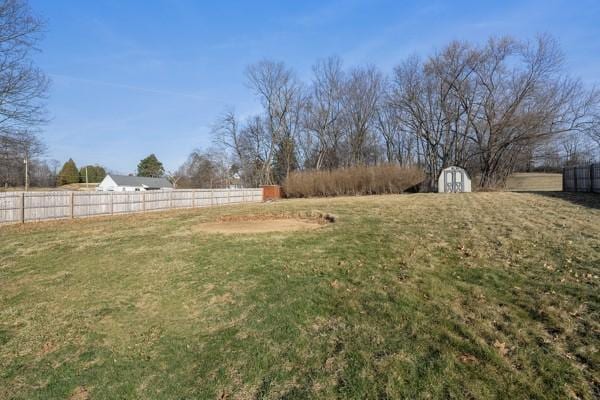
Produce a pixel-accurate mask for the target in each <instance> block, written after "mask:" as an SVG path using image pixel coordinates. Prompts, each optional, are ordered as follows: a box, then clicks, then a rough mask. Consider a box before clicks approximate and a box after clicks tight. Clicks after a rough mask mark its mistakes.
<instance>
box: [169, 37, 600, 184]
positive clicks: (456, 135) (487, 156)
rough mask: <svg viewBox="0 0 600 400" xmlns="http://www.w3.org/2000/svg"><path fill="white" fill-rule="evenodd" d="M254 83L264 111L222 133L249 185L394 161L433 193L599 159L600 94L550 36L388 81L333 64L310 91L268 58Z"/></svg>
mask: <svg viewBox="0 0 600 400" xmlns="http://www.w3.org/2000/svg"><path fill="white" fill-rule="evenodd" d="M246 80H247V84H248V87H249V88H250V89H251V90H252V92H253V93H254V94H255V95H256V97H257V99H258V100H259V101H260V104H261V106H262V111H261V112H260V113H258V114H256V115H253V116H251V117H248V118H246V119H244V120H241V119H240V118H239V117H238V116H237V115H236V113H235V112H234V111H233V110H227V111H225V112H224V113H223V115H222V116H221V117H219V119H218V122H217V123H216V124H215V127H214V129H213V133H214V137H215V141H216V143H217V144H219V145H220V146H221V147H222V148H223V149H225V151H226V152H227V155H228V157H229V160H230V162H229V165H230V166H233V168H234V169H235V170H236V172H238V173H239V175H240V176H241V179H242V180H243V181H244V183H245V184H246V185H250V186H256V185H259V184H270V183H282V182H284V180H285V179H286V177H288V176H289V175H290V173H291V172H292V171H295V170H333V169H336V168H342V167H353V166H363V165H367V166H368V165H377V164H383V163H392V164H399V165H418V166H420V167H421V168H423V169H424V171H425V172H426V174H427V176H428V177H429V185H430V186H433V185H435V178H436V177H437V176H438V174H439V172H440V171H441V169H443V168H445V167H447V166H450V165H459V166H462V167H464V168H466V169H467V170H468V171H469V172H470V173H471V175H472V176H475V177H477V181H478V184H479V185H480V186H481V187H483V188H486V187H493V186H496V185H498V184H500V183H502V182H503V181H504V179H505V178H506V177H507V176H508V175H509V174H510V173H512V172H514V171H515V170H531V169H534V168H540V167H543V166H546V165H552V166H554V167H555V168H559V167H562V165H564V164H569V163H576V162H577V163H578V162H582V161H584V160H587V159H589V158H593V157H594V156H597V151H598V150H597V149H598V147H599V146H600V134H599V132H600V129H599V126H600V112H599V104H600V93H599V91H598V90H597V89H595V88H587V87H586V86H585V85H584V84H583V83H582V82H581V81H580V80H579V79H576V78H573V77H571V76H569V75H568V74H567V73H566V72H565V68H564V62H563V56H562V53H561V51H560V48H559V46H558V44H557V42H556V41H555V40H554V39H553V38H551V37H550V36H546V35H541V36H538V37H537V38H536V39H535V40H532V41H522V40H517V39H514V38H511V37H501V38H490V39H489V40H487V41H486V42H485V43H483V44H473V43H470V42H466V41H453V42H451V43H449V44H447V45H446V46H444V47H443V48H442V49H441V50H439V51H436V52H434V53H433V54H432V55H430V56H429V57H427V58H424V59H422V58H419V57H416V56H414V57H409V58H407V59H406V60H404V61H403V62H401V63H400V64H399V65H397V66H396V67H395V68H394V70H393V73H391V74H390V75H384V74H383V73H382V72H381V71H379V70H378V69H377V68H376V67H375V66H372V65H366V66H356V67H352V68H344V66H343V63H342V60H341V59H340V58H338V57H330V58H327V59H324V60H319V61H318V62H316V63H315V65H314V66H313V68H312V78H311V80H310V82H307V83H306V82H302V81H300V80H299V79H298V77H297V74H296V73H295V72H294V71H293V70H292V69H291V68H289V67H288V66H286V65H285V64H284V63H283V62H275V61H269V60H263V61H260V62H258V63H256V64H253V65H250V66H249V67H248V68H247V70H246ZM594 141H595V142H594ZM594 152H596V153H595V154H594ZM197 153H198V152H195V153H194V154H193V157H191V158H190V160H188V164H194V163H193V162H191V161H192V158H196V159H197V158H198V157H197V156H198V154H197ZM204 158H209V157H204ZM215 164H218V163H215ZM181 172H182V173H183V174H184V175H185V171H181Z"/></svg>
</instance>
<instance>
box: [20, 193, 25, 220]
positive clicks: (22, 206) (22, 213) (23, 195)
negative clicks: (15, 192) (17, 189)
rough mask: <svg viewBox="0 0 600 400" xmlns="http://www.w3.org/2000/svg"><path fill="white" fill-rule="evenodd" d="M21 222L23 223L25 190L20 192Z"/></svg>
mask: <svg viewBox="0 0 600 400" xmlns="http://www.w3.org/2000/svg"><path fill="white" fill-rule="evenodd" d="M20 206H21V207H20V208H21V223H22V224H24V223H25V192H23V193H21V204H20Z"/></svg>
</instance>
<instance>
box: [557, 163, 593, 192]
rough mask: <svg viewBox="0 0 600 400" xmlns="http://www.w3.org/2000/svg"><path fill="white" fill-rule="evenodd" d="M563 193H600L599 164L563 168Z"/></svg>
mask: <svg viewBox="0 0 600 400" xmlns="http://www.w3.org/2000/svg"><path fill="white" fill-rule="evenodd" d="M563 191H565V192H595V193H600V164H590V165H582V166H577V167H566V168H563Z"/></svg>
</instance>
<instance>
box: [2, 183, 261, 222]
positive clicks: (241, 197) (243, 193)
mask: <svg viewBox="0 0 600 400" xmlns="http://www.w3.org/2000/svg"><path fill="white" fill-rule="evenodd" d="M262 199H263V196H262V189H260V188H259V189H256V188H252V189H193V190H191V189H190V190H172V191H159V190H157V191H147V192H6V193H0V223H15V222H29V221H43V220H49V219H63V218H82V217H89V216H95V215H113V214H127V213H136V212H147V211H155V210H168V209H175V208H198V207H212V206H218V205H226V204H240V203H256V202H261V201H262Z"/></svg>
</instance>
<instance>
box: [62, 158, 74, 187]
mask: <svg viewBox="0 0 600 400" xmlns="http://www.w3.org/2000/svg"><path fill="white" fill-rule="evenodd" d="M78 182H79V171H78V170H77V165H75V161H73V159H72V158H69V161H67V162H66V163H65V164H64V165H63V167H62V169H61V170H60V172H59V173H58V182H57V183H58V185H59V186H62V185H68V184H70V183H78Z"/></svg>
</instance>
